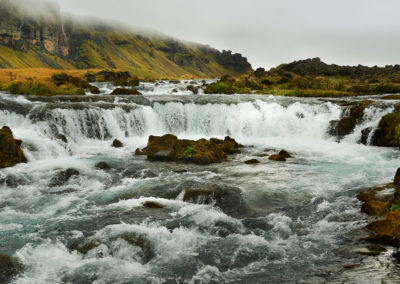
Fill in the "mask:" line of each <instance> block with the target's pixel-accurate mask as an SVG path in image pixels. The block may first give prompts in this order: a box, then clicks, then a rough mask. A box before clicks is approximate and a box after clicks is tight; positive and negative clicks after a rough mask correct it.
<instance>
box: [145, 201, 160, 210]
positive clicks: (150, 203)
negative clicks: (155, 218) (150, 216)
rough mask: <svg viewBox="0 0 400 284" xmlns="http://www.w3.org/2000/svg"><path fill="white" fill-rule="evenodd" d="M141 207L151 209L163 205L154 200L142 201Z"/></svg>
mask: <svg viewBox="0 0 400 284" xmlns="http://www.w3.org/2000/svg"><path fill="white" fill-rule="evenodd" d="M143 207H147V208H153V209H161V208H164V205H162V204H161V203H158V202H155V201H146V202H144V203H143Z"/></svg>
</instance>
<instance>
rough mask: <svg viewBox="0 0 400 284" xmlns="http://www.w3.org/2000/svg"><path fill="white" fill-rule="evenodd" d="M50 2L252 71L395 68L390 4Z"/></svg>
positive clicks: (396, 43) (396, 44)
mask: <svg viewBox="0 0 400 284" xmlns="http://www.w3.org/2000/svg"><path fill="white" fill-rule="evenodd" d="M18 1H29V0H18ZM30 1H36V2H38V0H30ZM54 1H56V3H57V4H58V5H59V6H60V8H61V10H62V11H63V12H66V13H71V14H75V15H80V16H83V17H85V18H89V17H96V18H104V19H106V20H108V21H113V22H115V21H119V22H123V23H126V24H127V25H130V26H135V27H142V28H146V29H149V30H156V31H158V32H160V33H163V34H167V35H169V36H173V37H176V38H178V39H181V40H185V41H192V42H198V43H203V44H209V45H211V46H213V47H215V48H218V49H220V50H221V49H229V50H232V51H233V52H239V53H242V54H243V55H244V56H246V57H247V58H248V59H249V61H250V63H252V65H253V67H255V68H256V67H258V66H262V67H265V68H269V67H273V66H276V65H279V64H281V63H287V62H291V61H293V60H298V59H305V58H310V57H320V58H321V59H322V60H324V61H325V62H327V63H336V64H343V65H358V64H363V65H368V66H372V65H380V66H382V65H389V64H397V63H400V54H399V52H398V50H399V49H400V38H399V37H398V36H397V33H398V30H399V29H400V20H399V18H398V16H397V11H398V10H399V9H400V3H399V2H398V1H395V0H383V1H379V2H378V1H372V0H353V1H344V0H337V1H318V0H305V1H290V0H279V1H278V0H252V1H244V0H236V1H228V0H219V1H210V0H204V1H201V2H200V1H187V0H186V1H185V0H170V1H165V0H147V1H138V0H115V1H106V0H96V1H95V0H86V1H78V0H54ZM40 2H42V3H43V1H40Z"/></svg>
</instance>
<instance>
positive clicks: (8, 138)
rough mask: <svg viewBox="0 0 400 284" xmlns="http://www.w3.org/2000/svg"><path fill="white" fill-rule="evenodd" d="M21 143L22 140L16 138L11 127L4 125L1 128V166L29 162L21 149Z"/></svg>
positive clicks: (5, 166)
mask: <svg viewBox="0 0 400 284" xmlns="http://www.w3.org/2000/svg"><path fill="white" fill-rule="evenodd" d="M21 144H22V141H21V140H17V139H14V136H13V134H12V131H11V129H10V128H9V127H7V126H3V128H2V129H0V168H7V167H12V166H15V165H16V164H19V163H26V162H27V160H26V158H25V156H24V153H23V151H22V149H21Z"/></svg>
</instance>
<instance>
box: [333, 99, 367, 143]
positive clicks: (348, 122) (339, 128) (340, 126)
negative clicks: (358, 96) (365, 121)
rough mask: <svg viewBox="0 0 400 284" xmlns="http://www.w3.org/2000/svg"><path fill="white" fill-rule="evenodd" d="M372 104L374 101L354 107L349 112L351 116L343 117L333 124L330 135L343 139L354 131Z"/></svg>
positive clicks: (364, 102)
mask: <svg viewBox="0 0 400 284" xmlns="http://www.w3.org/2000/svg"><path fill="white" fill-rule="evenodd" d="M371 104H372V101H370V100H366V101H362V102H361V103H359V104H357V105H355V106H353V107H351V108H350V110H349V115H348V116H345V117H342V118H341V119H340V120H335V121H332V122H331V129H330V131H329V133H330V134H331V135H332V136H337V137H339V138H342V137H344V136H346V135H348V134H350V133H352V132H353V131H354V128H355V127H356V125H357V124H358V123H360V122H361V120H362V118H363V116H364V110H365V109H366V108H367V107H369V106H370V105H371Z"/></svg>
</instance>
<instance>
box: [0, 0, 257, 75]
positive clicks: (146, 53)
mask: <svg viewBox="0 0 400 284" xmlns="http://www.w3.org/2000/svg"><path fill="white" fill-rule="evenodd" d="M34 4H35V6H33V2H32V1H29V0H0V68H24V67H50V68H58V69H67V68H68V69H70V68H77V69H84V68H118V69H126V70H129V71H131V72H132V73H134V74H137V75H139V76H150V77H159V76H197V77H217V76H220V75H223V74H226V73H228V74H232V75H238V74H242V73H245V72H247V71H249V70H251V65H250V64H249V63H248V62H247V59H246V58H244V57H242V56H241V55H240V54H232V53H231V52H230V51H224V52H220V51H218V50H216V49H213V48H211V47H209V46H206V45H197V44H189V43H183V42H181V41H177V40H175V39H173V38H170V37H166V36H160V35H146V34H143V33H137V32H133V31H129V30H127V29H124V28H118V27H115V26H112V25H107V24H104V23H101V22H97V23H96V24H93V23H92V24H87V23H83V22H82V21H80V20H78V19H76V18H72V17H63V16H62V15H61V14H60V10H59V7H58V6H57V5H54V4H52V3H51V2H43V1H40V2H38V1H34ZM32 11H33V12H32Z"/></svg>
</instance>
